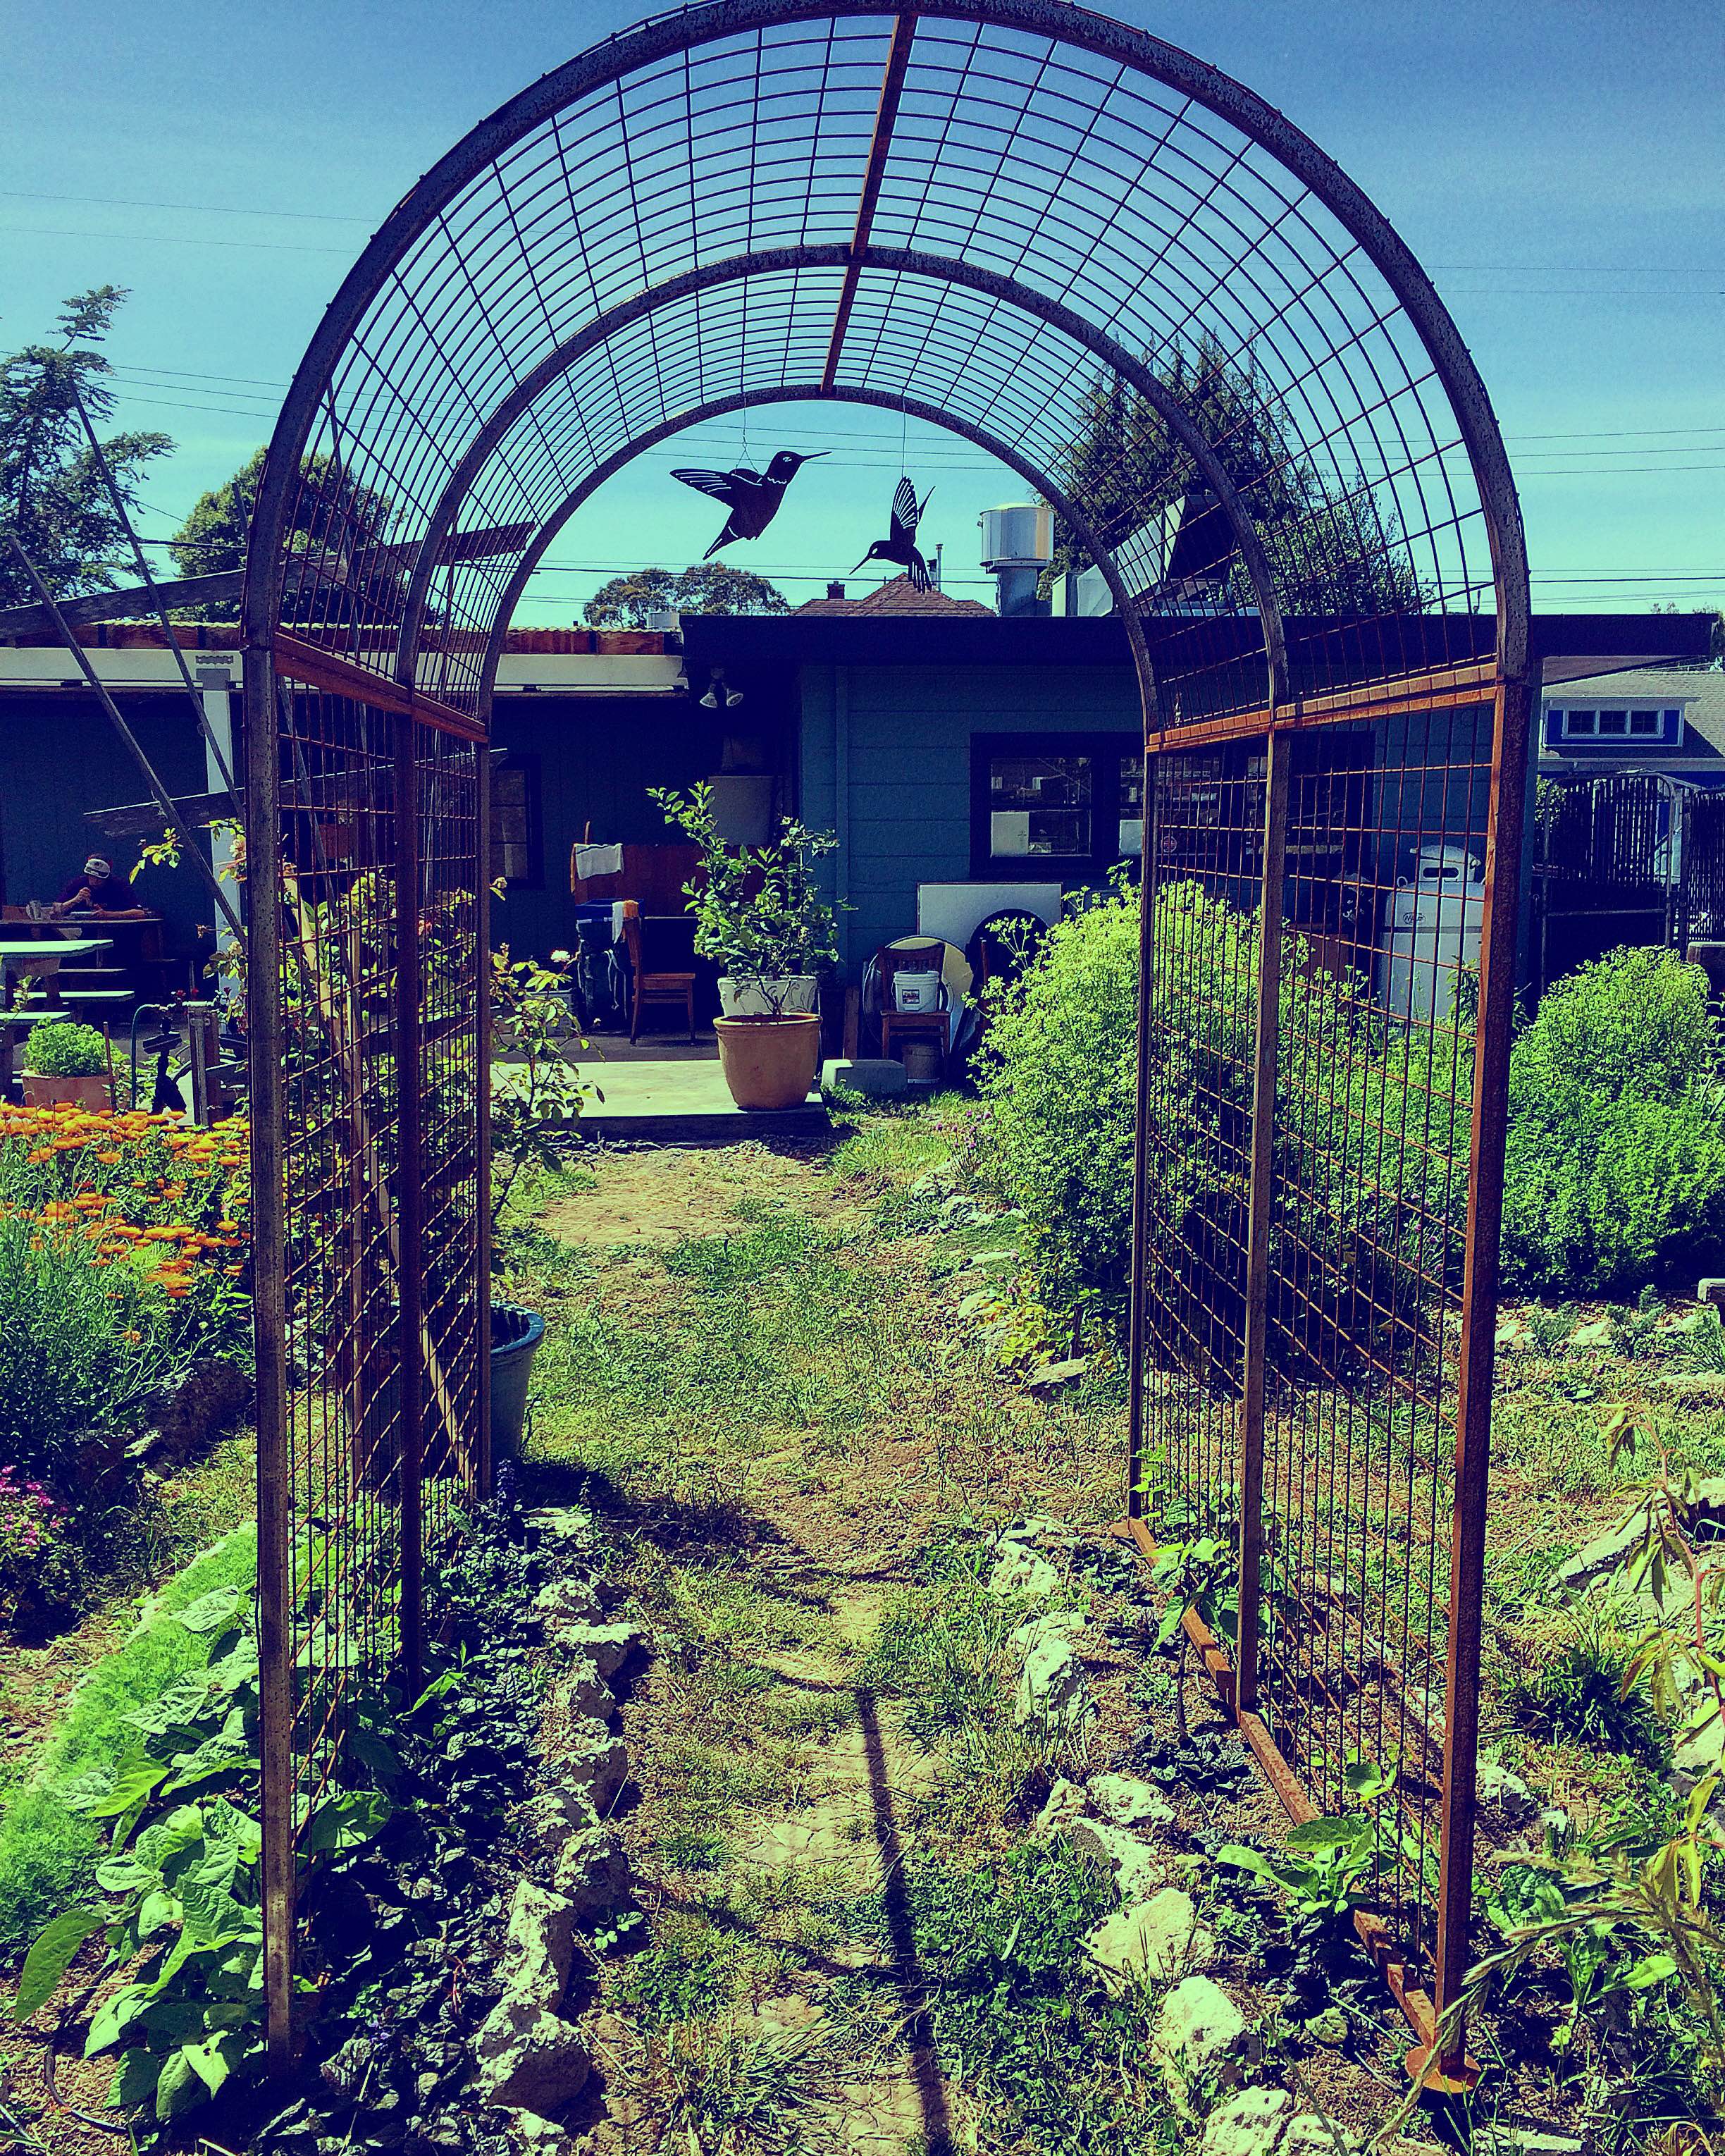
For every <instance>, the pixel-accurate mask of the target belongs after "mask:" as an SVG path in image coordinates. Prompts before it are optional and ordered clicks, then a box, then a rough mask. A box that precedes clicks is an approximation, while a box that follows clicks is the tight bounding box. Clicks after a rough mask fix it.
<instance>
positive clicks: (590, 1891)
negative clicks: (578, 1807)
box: [552, 1826, 629, 1924]
mask: <svg viewBox="0 0 1725 2156" xmlns="http://www.w3.org/2000/svg"><path fill="white" fill-rule="evenodd" d="M552 1885H553V1886H555V1887H556V1888H557V1892H558V1893H559V1894H560V1895H561V1896H562V1897H564V1898H565V1899H566V1900H567V1902H568V1905H569V1907H570V1910H571V1912H572V1918H573V1921H575V1922H579V1923H583V1924H586V1923H590V1922H592V1921H593V1918H594V1917H603V1916H605V1915H608V1913H609V1912H610V1911H611V1910H613V1909H614V1908H615V1907H617V1905H618V1904H619V1902H626V1901H627V1900H628V1899H629V1858H628V1856H627V1855H626V1854H625V1853H624V1849H623V1846H622V1845H621V1843H619V1841H618V1840H617V1839H616V1837H615V1836H614V1835H612V1834H610V1833H608V1831H607V1830H606V1829H605V1828H603V1827H602V1826H590V1827H584V1828H583V1830H582V1831H581V1832H580V1833H579V1834H577V1835H572V1837H571V1838H570V1840H567V1842H565V1843H564V1845H563V1846H562V1849H560V1850H559V1851H557V1855H556V1856H555V1857H554V1858H553V1859H552Z"/></svg>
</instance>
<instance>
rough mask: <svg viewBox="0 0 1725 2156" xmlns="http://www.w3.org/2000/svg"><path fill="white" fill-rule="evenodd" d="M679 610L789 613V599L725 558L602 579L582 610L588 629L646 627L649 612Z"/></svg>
mask: <svg viewBox="0 0 1725 2156" xmlns="http://www.w3.org/2000/svg"><path fill="white" fill-rule="evenodd" d="M664 608H671V609H672V610H674V611H675V612H676V613H789V612H790V610H791V608H790V601H789V600H788V598H786V597H785V596H784V593H783V592H781V591H779V590H778V588H777V587H776V586H774V585H773V584H770V583H768V581H767V579H766V577H757V576H756V575H755V574H754V572H752V570H749V569H733V568H732V567H731V566H730V564H729V563H728V562H693V563H691V566H690V567H688V568H686V569H679V570H671V569H637V570H635V571H634V572H633V573H632V574H631V575H629V576H627V577H613V578H612V579H611V581H610V583H608V584H603V585H601V586H600V588H599V589H598V591H596V592H595V593H593V597H592V598H590V599H589V600H588V603H587V604H586V606H585V607H584V608H583V610H582V618H583V620H584V621H585V622H586V624H587V625H588V628H589V629H644V628H645V627H646V626H647V617H648V615H649V614H650V613H659V612H660V611H661V610H662V609H664Z"/></svg>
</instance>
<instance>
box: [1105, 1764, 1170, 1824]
mask: <svg viewBox="0 0 1725 2156" xmlns="http://www.w3.org/2000/svg"><path fill="white" fill-rule="evenodd" d="M1088 1793H1089V1796H1090V1801H1091V1807H1092V1809H1095V1810H1096V1811H1097V1812H1099V1813H1101V1816H1102V1817H1103V1818H1104V1819H1105V1820H1109V1821H1111V1823H1112V1824H1113V1825H1115V1826H1138V1825H1153V1826H1166V1825H1168V1824H1169V1823H1170V1821H1171V1820H1173V1816H1174V1808H1173V1805H1172V1804H1169V1803H1168V1799H1166V1798H1165V1797H1163V1795H1162V1794H1160V1793H1159V1792H1158V1790H1155V1789H1152V1788H1151V1786H1150V1784H1148V1783H1147V1782H1143V1781H1140V1780H1139V1779H1138V1777H1137V1775H1136V1774H1092V1775H1091V1779H1090V1782H1089V1784H1088Z"/></svg>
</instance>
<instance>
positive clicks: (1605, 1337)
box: [1569, 1317, 1611, 1347]
mask: <svg viewBox="0 0 1725 2156" xmlns="http://www.w3.org/2000/svg"><path fill="white" fill-rule="evenodd" d="M1610 1337H1611V1321H1610V1319H1609V1317H1591V1318H1589V1320H1588V1322H1587V1323H1586V1324H1585V1325H1578V1326H1577V1327H1576V1328H1575V1330H1574V1332H1572V1333H1571V1334H1570V1335H1569V1345H1570V1346H1571V1347H1604V1346H1605V1345H1606V1343H1607V1342H1609V1339H1610Z"/></svg>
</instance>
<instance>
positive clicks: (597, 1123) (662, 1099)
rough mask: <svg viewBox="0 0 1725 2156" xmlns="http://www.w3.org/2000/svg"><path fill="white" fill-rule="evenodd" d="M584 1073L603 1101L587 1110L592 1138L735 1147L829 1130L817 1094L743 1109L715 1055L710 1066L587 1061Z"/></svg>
mask: <svg viewBox="0 0 1725 2156" xmlns="http://www.w3.org/2000/svg"><path fill="white" fill-rule="evenodd" d="M581 1069H582V1075H583V1077H585V1078H589V1079H591V1080H592V1081H593V1084H594V1085H595V1086H598V1090H599V1091H600V1092H601V1093H603V1095H604V1096H605V1097H604V1098H603V1101H596V1100H593V1099H589V1100H588V1103H587V1106H586V1107H585V1108H584V1109H583V1111H582V1116H581V1132H582V1134H583V1136H584V1137H590V1138H651V1139H655V1140H657V1141H659V1142H661V1143H665V1144H672V1145H701V1144H703V1143H706V1144H718V1145H735V1144H736V1143H737V1141H738V1140H739V1139H741V1138H746V1137H757V1136H758V1137H819V1135H820V1133H821V1132H823V1131H824V1130H826V1129H828V1128H829V1120H828V1116H827V1111H826V1108H825V1106H824V1103H823V1101H822V1100H821V1097H820V1095H819V1092H812V1093H810V1094H809V1096H808V1098H807V1099H806V1100H805V1101H803V1102H802V1104H801V1105H800V1106H797V1107H794V1108H783V1109H778V1110H776V1111H764V1110H761V1109H754V1108H739V1107H738V1106H737V1104H736V1102H735V1101H733V1100H732V1097H731V1095H730V1093H729V1091H727V1090H726V1085H725V1079H724V1074H723V1073H722V1072H721V1070H720V1069H719V1063H718V1058H717V1056H716V1055H714V1056H713V1057H711V1060H707V1061H702V1062H690V1061H688V1060H684V1059H679V1060H675V1061H664V1062H660V1061H652V1062H629V1063H609V1062H605V1061H603V1060H600V1059H599V1058H598V1057H597V1056H595V1057H593V1059H592V1060H583V1063H582V1066H581Z"/></svg>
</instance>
